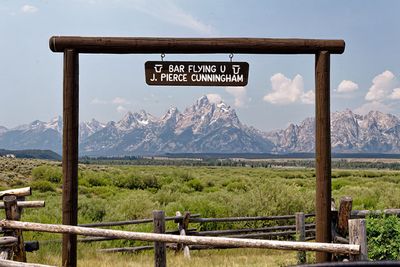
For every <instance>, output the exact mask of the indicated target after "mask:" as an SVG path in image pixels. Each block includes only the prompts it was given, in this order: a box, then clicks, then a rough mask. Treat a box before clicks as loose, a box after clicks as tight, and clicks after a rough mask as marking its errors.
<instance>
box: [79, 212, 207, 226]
mask: <svg viewBox="0 0 400 267" xmlns="http://www.w3.org/2000/svg"><path fill="white" fill-rule="evenodd" d="M190 216H192V217H199V216H200V214H193V215H190ZM182 219H183V216H172V217H165V220H166V221H177V220H182ZM152 222H153V219H152V218H151V219H139V220H128V221H119V222H99V223H87V224H79V226H81V227H106V226H122V225H131V224H142V223H152Z"/></svg>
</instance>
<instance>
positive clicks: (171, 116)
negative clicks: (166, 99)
mask: <svg viewBox="0 0 400 267" xmlns="http://www.w3.org/2000/svg"><path fill="white" fill-rule="evenodd" d="M179 114H180V112H179V110H178V108H177V107H170V108H169V109H168V110H167V112H166V113H165V114H164V116H162V117H161V122H162V123H165V122H167V121H170V120H173V121H174V122H177V121H178V117H179Z"/></svg>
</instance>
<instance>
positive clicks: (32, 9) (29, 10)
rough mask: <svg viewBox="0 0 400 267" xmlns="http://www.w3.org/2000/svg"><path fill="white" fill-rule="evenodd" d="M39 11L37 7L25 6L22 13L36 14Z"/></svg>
mask: <svg viewBox="0 0 400 267" xmlns="http://www.w3.org/2000/svg"><path fill="white" fill-rule="evenodd" d="M38 11H39V8H37V7H35V6H31V5H23V6H22V7H21V12H22V13H30V14H32V13H36V12H38Z"/></svg>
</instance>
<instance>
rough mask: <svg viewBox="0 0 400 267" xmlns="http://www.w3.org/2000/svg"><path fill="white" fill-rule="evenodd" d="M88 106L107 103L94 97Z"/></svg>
mask: <svg viewBox="0 0 400 267" xmlns="http://www.w3.org/2000/svg"><path fill="white" fill-rule="evenodd" d="M90 104H92V105H105V104H107V101H105V100H101V99H99V98H97V97H95V98H93V99H92V101H90Z"/></svg>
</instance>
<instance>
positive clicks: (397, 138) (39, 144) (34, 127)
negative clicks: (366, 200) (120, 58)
mask: <svg viewBox="0 0 400 267" xmlns="http://www.w3.org/2000/svg"><path fill="white" fill-rule="evenodd" d="M314 131H315V120H314V118H306V119H305V120H303V121H302V122H301V123H299V124H290V125H289V126H288V127H287V128H286V129H281V130H275V131H270V132H262V131H260V130H257V129H255V128H253V127H249V126H247V125H245V124H243V123H242V122H241V121H240V120H239V118H238V116H237V114H236V112H235V110H234V109H233V108H231V107H230V106H228V105H226V104H225V103H223V102H220V103H213V102H211V101H210V100H209V99H208V98H207V96H203V97H201V98H199V99H198V100H197V101H196V102H195V103H194V104H193V105H191V106H189V107H187V108H186V109H185V110H184V111H183V112H180V111H178V109H177V108H175V107H172V108H170V109H169V110H168V111H167V112H166V113H165V115H163V116H162V117H160V118H157V117H155V116H153V115H151V114H149V113H147V112H146V111H144V110H141V111H139V112H136V113H131V112H128V113H127V114H125V116H124V117H123V118H122V119H121V120H120V121H118V122H114V121H110V122H108V123H101V122H99V121H97V120H95V119H93V120H91V121H88V122H81V123H80V127H79V138H80V141H79V146H80V154H81V155H88V156H124V155H156V154H158V155H159V154H165V153H271V152H272V153H293V152H314V146H315V137H314ZM61 133H62V119H61V117H57V118H54V119H52V120H51V121H50V122H42V121H38V120H36V121H34V122H32V123H30V124H26V125H21V126H18V127H15V128H12V129H7V128H6V127H2V126H0V148H3V149H14V150H15V149H50V150H53V151H55V152H57V153H61ZM331 133H332V134H331V141H332V151H333V152H340V153H398V152H400V119H399V118H397V117H396V116H394V115H391V114H384V113H381V112H378V111H371V112H369V113H368V114H366V115H358V114H355V113H353V112H352V111H351V110H344V111H341V112H333V113H332V114H331Z"/></svg>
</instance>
